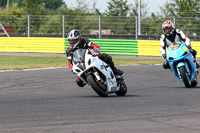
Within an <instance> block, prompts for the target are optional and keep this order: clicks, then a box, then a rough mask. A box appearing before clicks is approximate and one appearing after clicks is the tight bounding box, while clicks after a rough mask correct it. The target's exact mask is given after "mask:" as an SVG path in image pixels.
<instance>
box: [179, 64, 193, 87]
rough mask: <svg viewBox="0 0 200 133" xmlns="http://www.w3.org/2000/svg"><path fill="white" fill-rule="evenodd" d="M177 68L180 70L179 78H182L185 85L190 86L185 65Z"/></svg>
mask: <svg viewBox="0 0 200 133" xmlns="http://www.w3.org/2000/svg"><path fill="white" fill-rule="evenodd" d="M179 70H180V75H181V78H182V80H183V83H184V84H185V87H186V88H190V87H191V83H190V78H189V75H188V73H187V71H186V68H185V66H181V67H179Z"/></svg>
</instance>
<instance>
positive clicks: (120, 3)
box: [0, 0, 200, 35]
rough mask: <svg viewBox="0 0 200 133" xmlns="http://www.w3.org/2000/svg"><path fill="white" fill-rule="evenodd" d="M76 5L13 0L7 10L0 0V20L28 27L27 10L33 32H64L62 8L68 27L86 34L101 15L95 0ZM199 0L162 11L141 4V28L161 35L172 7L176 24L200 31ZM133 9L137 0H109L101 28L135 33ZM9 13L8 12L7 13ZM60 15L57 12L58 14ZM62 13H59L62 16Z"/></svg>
mask: <svg viewBox="0 0 200 133" xmlns="http://www.w3.org/2000/svg"><path fill="white" fill-rule="evenodd" d="M76 2H77V6H74V7H71V8H68V5H66V4H65V2H64V1H63V0H10V10H9V12H8V11H7V10H6V5H7V0H0V14H1V15H3V16H0V21H1V22H10V23H11V25H12V26H13V27H14V28H15V32H17V33H23V32H25V31H26V27H24V25H26V24H27V13H26V12H25V8H27V9H28V10H29V12H30V13H31V26H32V27H31V30H32V33H45V34H48V33H54V34H57V33H59V32H60V33H61V32H62V31H61V30H62V28H60V27H59V26H61V25H62V17H61V15H62V14H61V12H60V11H59V9H60V8H62V10H63V11H64V12H65V14H66V20H67V21H66V31H68V30H70V29H73V28H78V29H80V30H82V31H83V32H84V33H85V34H89V31H90V29H98V15H97V13H96V11H95V9H96V2H97V1H96V0H95V1H93V0H90V2H89V3H90V4H88V3H86V2H85V1H84V0H76ZM199 7H200V0H195V1H194V0H171V1H168V2H166V3H165V5H164V6H163V7H161V8H160V12H157V13H151V14H150V13H149V12H148V5H147V4H146V3H144V2H143V1H142V4H141V24H142V25H141V32H142V34H145V35H146V34H147V35H160V34H161V33H162V29H161V24H162V22H163V21H164V20H166V19H170V20H172V21H173V16H172V14H171V11H172V10H173V11H174V12H175V14H176V15H177V23H176V27H177V28H179V29H181V30H183V31H184V32H185V33H186V34H187V35H193V34H194V33H195V34H196V33H197V35H198V34H200V31H199V30H198V29H199V28H198V26H199V21H200V13H199ZM133 9H135V10H136V11H138V0H134V3H133V4H130V3H128V2H127V0H109V1H108V3H107V10H106V11H105V12H102V28H103V29H111V30H112V31H113V32H114V33H115V34H135V15H134V13H133V11H132V10H133ZM8 15H9V16H8ZM55 15H57V16H55ZM59 15H60V16H59Z"/></svg>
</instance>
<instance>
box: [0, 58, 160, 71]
mask: <svg viewBox="0 0 200 133" xmlns="http://www.w3.org/2000/svg"><path fill="white" fill-rule="evenodd" d="M113 60H114V62H115V65H132V64H160V63H162V61H163V60H161V59H134V58H113ZM48 67H68V61H67V58H66V57H29V56H0V70H22V69H32V68H48Z"/></svg>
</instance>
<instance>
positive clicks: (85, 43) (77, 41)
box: [66, 29, 124, 87]
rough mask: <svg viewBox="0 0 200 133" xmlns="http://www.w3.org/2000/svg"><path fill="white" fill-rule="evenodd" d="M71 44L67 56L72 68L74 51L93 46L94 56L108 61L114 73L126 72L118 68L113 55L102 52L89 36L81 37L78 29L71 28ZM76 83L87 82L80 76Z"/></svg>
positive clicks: (68, 36)
mask: <svg viewBox="0 0 200 133" xmlns="http://www.w3.org/2000/svg"><path fill="white" fill-rule="evenodd" d="M67 39H68V43H69V46H68V48H67V50H66V56H67V58H68V64H69V68H71V69H72V67H73V66H72V60H73V52H74V51H75V50H77V49H79V48H89V47H93V51H94V52H93V53H91V52H89V53H90V54H92V55H93V56H98V57H99V59H101V60H102V61H104V62H106V63H107V64H109V65H110V67H111V69H112V70H113V72H114V74H115V75H116V74H118V75H122V74H123V73H124V72H123V71H122V70H120V69H117V68H116V67H115V65H114V62H113V60H112V57H111V56H110V55H108V54H105V53H100V47H99V46H98V45H96V44H94V43H93V42H91V41H90V40H89V39H88V38H84V37H81V33H80V32H79V31H78V30H77V29H74V30H71V31H70V32H69V33H68V35H67ZM76 83H77V84H78V86H79V87H83V86H85V85H86V84H85V83H84V82H83V81H82V80H81V79H80V78H79V77H77V78H76Z"/></svg>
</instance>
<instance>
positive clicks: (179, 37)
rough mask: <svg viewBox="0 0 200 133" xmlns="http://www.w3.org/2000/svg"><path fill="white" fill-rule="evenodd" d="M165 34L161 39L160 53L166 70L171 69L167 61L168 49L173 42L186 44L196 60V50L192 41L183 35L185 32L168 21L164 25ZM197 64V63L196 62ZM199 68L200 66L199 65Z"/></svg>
mask: <svg viewBox="0 0 200 133" xmlns="http://www.w3.org/2000/svg"><path fill="white" fill-rule="evenodd" d="M162 29H163V34H162V35H161V37H160V53H161V55H162V56H163V58H164V59H165V61H164V63H163V68H164V69H170V66H169V63H168V61H167V60H166V47H169V46H170V45H171V44H172V43H173V42H180V41H183V42H185V45H186V47H187V48H188V49H189V50H190V52H191V53H192V55H193V56H194V57H195V58H196V54H197V52H196V50H194V49H192V48H191V41H190V39H189V38H188V37H187V36H186V35H185V34H184V33H183V31H181V30H179V29H176V28H175V27H174V24H173V23H172V22H171V21H170V20H166V21H165V22H163V24H162ZM196 63H197V62H196ZM197 68H199V64H198V63H197Z"/></svg>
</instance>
